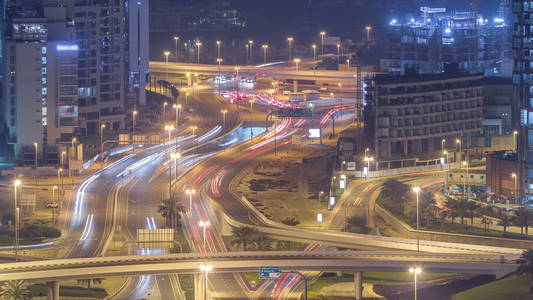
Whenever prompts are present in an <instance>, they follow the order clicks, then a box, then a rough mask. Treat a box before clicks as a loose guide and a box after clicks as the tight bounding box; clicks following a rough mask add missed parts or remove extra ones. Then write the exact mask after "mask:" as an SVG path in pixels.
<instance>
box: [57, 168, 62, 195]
mask: <svg viewBox="0 0 533 300" xmlns="http://www.w3.org/2000/svg"><path fill="white" fill-rule="evenodd" d="M62 173H63V169H62V168H59V169H58V170H57V182H58V183H59V184H60V186H61V190H63V178H62V177H61V175H62Z"/></svg>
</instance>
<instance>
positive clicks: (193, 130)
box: [189, 126, 198, 137]
mask: <svg viewBox="0 0 533 300" xmlns="http://www.w3.org/2000/svg"><path fill="white" fill-rule="evenodd" d="M189 128H190V129H191V130H192V136H193V137H194V136H195V134H194V132H195V131H196V129H198V126H191V127H189Z"/></svg>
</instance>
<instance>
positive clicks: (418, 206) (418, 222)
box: [413, 186, 420, 252]
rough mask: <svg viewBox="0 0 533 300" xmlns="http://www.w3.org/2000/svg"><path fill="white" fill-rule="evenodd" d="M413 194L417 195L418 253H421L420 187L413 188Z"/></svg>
mask: <svg viewBox="0 0 533 300" xmlns="http://www.w3.org/2000/svg"><path fill="white" fill-rule="evenodd" d="M413 192H415V193H416V251H417V252H420V233H419V231H418V230H419V229H420V217H419V213H420V212H419V210H420V205H419V202H420V201H419V194H420V187H418V186H415V187H414V188H413Z"/></svg>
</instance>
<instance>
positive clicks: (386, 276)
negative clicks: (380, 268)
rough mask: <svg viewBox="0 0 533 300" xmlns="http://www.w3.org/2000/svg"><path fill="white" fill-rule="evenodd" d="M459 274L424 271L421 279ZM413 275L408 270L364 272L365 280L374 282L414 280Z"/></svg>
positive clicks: (429, 279)
mask: <svg viewBox="0 0 533 300" xmlns="http://www.w3.org/2000/svg"><path fill="white" fill-rule="evenodd" d="M455 276H458V274H454V273H423V274H422V275H420V277H419V278H420V280H421V281H435V280H440V279H446V278H450V277H455ZM412 280H413V275H411V274H410V273H407V272H363V281H364V282H366V283H372V284H381V285H395V284H408V283H410V282H412Z"/></svg>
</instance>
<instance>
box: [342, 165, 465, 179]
mask: <svg viewBox="0 0 533 300" xmlns="http://www.w3.org/2000/svg"><path fill="white" fill-rule="evenodd" d="M459 167H460V164H459V163H449V164H447V165H446V166H445V167H443V166H442V165H430V166H418V167H407V168H397V169H384V170H378V171H369V172H367V173H364V172H363V171H353V170H352V171H350V170H345V171H344V172H343V173H344V174H346V175H350V176H354V177H357V178H379V177H387V176H396V175H402V174H410V173H423V172H434V171H444V170H446V168H448V169H455V168H459Z"/></svg>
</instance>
